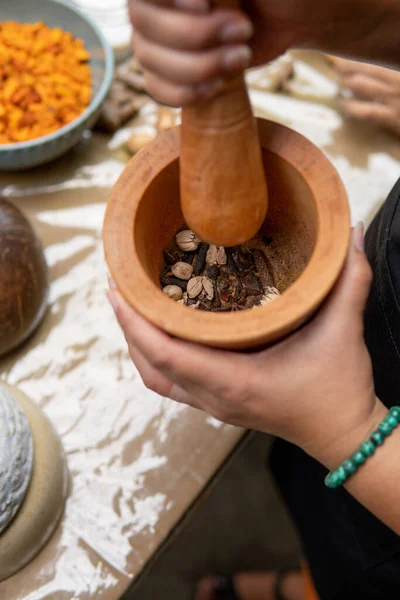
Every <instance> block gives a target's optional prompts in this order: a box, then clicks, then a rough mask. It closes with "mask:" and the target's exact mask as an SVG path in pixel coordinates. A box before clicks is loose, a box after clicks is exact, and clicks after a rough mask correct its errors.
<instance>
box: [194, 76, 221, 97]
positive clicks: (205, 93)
mask: <svg viewBox="0 0 400 600" xmlns="http://www.w3.org/2000/svg"><path fill="white" fill-rule="evenodd" d="M224 85H225V81H224V80H223V79H214V80H213V81H208V82H207V83H200V85H198V86H197V90H196V91H197V93H198V94H199V95H200V96H202V97H203V98H208V97H209V96H213V95H214V94H216V93H217V92H219V91H220V90H222V89H223V87H224Z"/></svg>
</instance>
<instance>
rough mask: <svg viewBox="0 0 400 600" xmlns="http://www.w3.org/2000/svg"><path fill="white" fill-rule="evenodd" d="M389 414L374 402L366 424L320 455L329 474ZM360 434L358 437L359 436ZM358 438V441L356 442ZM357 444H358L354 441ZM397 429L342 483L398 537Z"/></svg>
mask: <svg viewBox="0 0 400 600" xmlns="http://www.w3.org/2000/svg"><path fill="white" fill-rule="evenodd" d="M387 413H388V410H387V409H386V407H385V406H384V405H383V404H382V403H381V402H380V401H377V403H376V406H375V409H374V412H373V414H372V415H371V418H370V419H369V421H368V423H366V424H365V425H364V426H362V427H361V429H360V430H359V431H354V432H353V433H352V434H351V435H350V436H348V439H347V440H344V439H343V440H342V441H341V443H340V444H338V445H337V446H336V447H335V448H330V449H327V450H326V452H325V451H324V452H322V453H321V456H320V460H321V462H322V463H323V464H325V465H326V466H327V468H329V469H330V470H335V469H337V468H338V467H339V466H340V465H341V464H342V463H343V461H344V460H346V459H348V458H350V456H351V455H352V454H353V453H354V452H355V451H356V450H357V449H358V448H359V446H360V444H361V443H362V442H364V441H366V440H367V439H368V438H369V436H370V435H371V433H373V432H374V431H375V430H376V429H378V426H379V424H380V423H381V422H382V420H383V419H384V418H385V416H386V415H387ZM361 431H363V433H362V434H361V437H360V433H361ZM357 438H358V439H357ZM356 440H357V441H356ZM399 458H400V427H397V428H396V429H395V430H394V431H393V432H392V433H391V435H389V436H388V437H387V438H386V439H385V441H384V443H383V445H382V446H379V447H377V449H376V451H375V453H374V454H373V455H372V456H371V457H369V458H368V459H367V460H366V462H365V463H364V464H363V465H361V466H360V467H359V469H358V471H357V472H356V473H355V474H354V475H351V476H350V477H349V479H348V480H347V481H346V483H345V488H346V489H347V491H348V492H349V493H350V494H351V495H352V496H354V498H356V499H357V500H358V501H359V502H360V503H361V504H362V505H363V506H365V507H366V508H367V509H368V510H369V511H370V512H371V513H373V514H374V515H375V516H376V517H377V518H378V519H380V520H381V521H382V522H383V523H385V524H386V525H387V526H388V527H390V528H391V529H393V530H394V531H395V532H396V533H397V534H399V535H400V510H399V502H400V460H399Z"/></svg>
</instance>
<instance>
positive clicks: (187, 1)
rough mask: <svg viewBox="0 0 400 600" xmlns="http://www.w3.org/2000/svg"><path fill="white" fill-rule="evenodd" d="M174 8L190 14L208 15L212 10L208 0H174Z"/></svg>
mask: <svg viewBox="0 0 400 600" xmlns="http://www.w3.org/2000/svg"><path fill="white" fill-rule="evenodd" d="M174 6H175V7H176V8H179V9H180V10H187V11H188V12H201V13H206V12H208V11H209V9H210V4H209V2H208V0H174Z"/></svg>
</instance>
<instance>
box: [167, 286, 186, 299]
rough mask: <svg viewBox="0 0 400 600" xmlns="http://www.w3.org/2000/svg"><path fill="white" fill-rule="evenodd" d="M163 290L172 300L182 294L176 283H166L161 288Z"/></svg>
mask: <svg viewBox="0 0 400 600" xmlns="http://www.w3.org/2000/svg"><path fill="white" fill-rule="evenodd" d="M163 292H164V294H165V295H166V296H169V297H170V298H172V299H173V300H180V299H181V298H182V296H183V292H182V290H181V288H180V287H178V286H177V285H166V286H165V288H163Z"/></svg>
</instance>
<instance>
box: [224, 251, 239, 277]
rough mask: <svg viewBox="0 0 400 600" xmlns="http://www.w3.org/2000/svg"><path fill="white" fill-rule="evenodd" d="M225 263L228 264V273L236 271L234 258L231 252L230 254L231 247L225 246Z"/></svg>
mask: <svg viewBox="0 0 400 600" xmlns="http://www.w3.org/2000/svg"><path fill="white" fill-rule="evenodd" d="M226 264H227V265H228V269H229V271H230V273H235V274H236V273H237V272H238V269H237V266H236V263H235V260H234V258H233V254H232V249H231V248H227V249H226Z"/></svg>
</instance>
